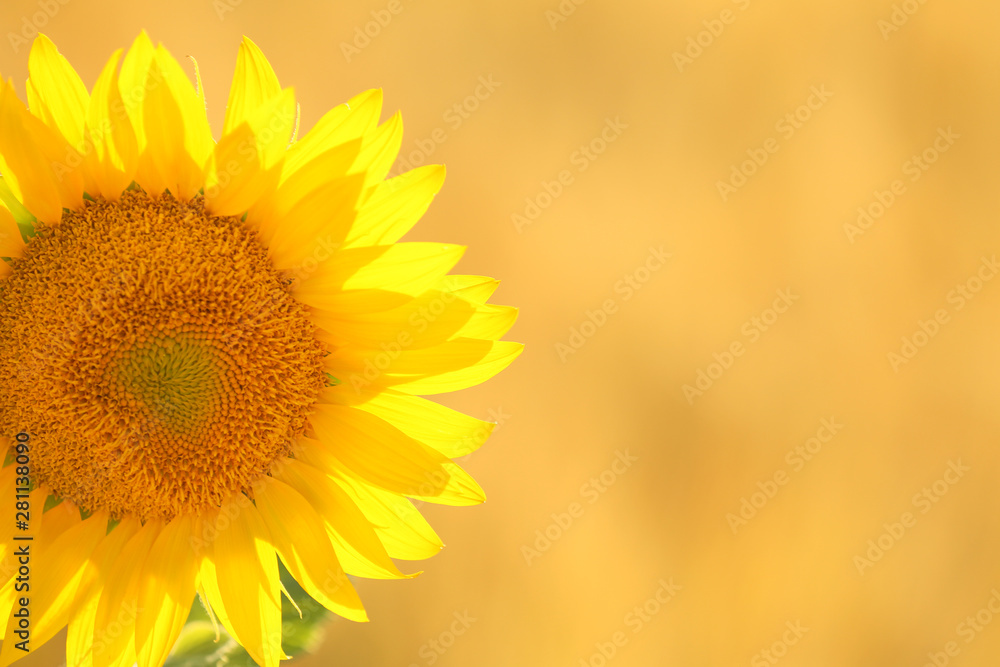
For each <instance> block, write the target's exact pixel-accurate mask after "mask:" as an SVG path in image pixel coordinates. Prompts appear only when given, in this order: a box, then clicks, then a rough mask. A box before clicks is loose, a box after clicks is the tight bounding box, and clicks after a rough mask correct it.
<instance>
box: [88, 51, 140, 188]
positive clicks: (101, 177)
mask: <svg viewBox="0 0 1000 667" xmlns="http://www.w3.org/2000/svg"><path fill="white" fill-rule="evenodd" d="M121 54H122V50H121V49H119V50H118V51H115V53H114V54H113V55H112V56H111V58H110V59H109V60H108V62H107V64H106V65H105V66H104V69H103V70H102V71H101V75H100V76H99V77H98V79H97V83H96V84H95V85H94V93H93V95H92V96H91V98H90V107H89V108H88V110H87V127H86V134H87V142H88V145H89V146H90V147H91V151H90V153H88V154H87V164H88V167H89V169H90V173H91V175H92V177H93V179H94V182H95V184H96V186H97V189H98V193H99V194H101V195H104V197H105V198H107V199H112V200H113V199H117V198H118V197H119V196H120V195H121V193H122V192H123V191H124V190H125V188H127V187H128V186H129V185H130V184H131V183H132V181H133V180H134V179H135V171H136V164H137V162H138V158H139V146H138V142H137V139H136V136H135V131H134V129H133V128H132V122H131V121H130V120H129V115H128V113H126V112H125V111H124V109H125V106H124V102H123V100H122V96H121V91H120V86H119V80H118V73H117V68H118V60H119V59H120V58H121Z"/></svg>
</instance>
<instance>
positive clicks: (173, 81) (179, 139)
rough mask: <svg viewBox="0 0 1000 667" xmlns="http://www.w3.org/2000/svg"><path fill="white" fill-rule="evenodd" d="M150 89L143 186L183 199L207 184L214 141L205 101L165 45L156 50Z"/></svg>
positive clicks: (142, 158)
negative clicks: (206, 173) (206, 113)
mask: <svg viewBox="0 0 1000 667" xmlns="http://www.w3.org/2000/svg"><path fill="white" fill-rule="evenodd" d="M146 87H147V90H146V97H145V100H143V107H142V112H143V113H142V119H143V120H142V123H143V130H144V132H145V135H146V146H145V150H144V151H143V153H142V154H141V155H140V158H139V169H138V175H139V179H140V183H139V184H140V185H142V186H143V187H144V188H145V189H146V190H147V191H149V192H150V193H151V194H154V195H160V194H162V193H163V190H170V192H171V193H172V194H173V195H174V196H176V197H177V198H179V199H182V200H186V199H190V198H191V197H193V196H194V195H195V194H196V193H197V192H198V191H199V190H200V189H201V187H202V185H203V184H204V176H205V168H206V166H207V162H208V159H209V157H210V155H211V153H212V149H213V146H214V145H215V142H214V141H213V140H212V133H211V130H210V129H209V127H208V119H207V117H206V116H205V107H204V104H203V103H202V101H201V99H200V98H199V97H198V94H197V92H196V91H195V89H194V86H192V85H191V81H190V80H189V79H188V78H187V75H186V74H185V73H184V70H183V69H182V68H181V66H180V65H179V64H178V63H177V61H176V60H174V58H173V56H171V55H170V53H168V52H167V50H166V49H165V48H163V46H158V47H157V48H156V52H155V53H154V56H153V61H152V64H151V65H150V68H149V77H148V79H147V83H146Z"/></svg>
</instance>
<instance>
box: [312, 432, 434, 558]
mask: <svg viewBox="0 0 1000 667" xmlns="http://www.w3.org/2000/svg"><path fill="white" fill-rule="evenodd" d="M299 441H300V442H299V444H300V445H301V449H299V450H297V451H296V454H295V455H296V457H297V458H299V459H301V460H302V461H303V462H304V463H308V464H309V465H311V466H313V467H315V468H319V469H321V470H325V468H324V457H323V455H322V452H321V450H322V447H323V445H322V444H321V443H320V442H318V441H316V440H312V439H311V438H299ZM345 471H346V469H344V468H342V467H340V468H337V469H334V470H331V471H328V472H327V474H328V475H329V476H330V477H334V478H336V479H337V480H338V481H339V482H340V486H341V488H342V489H343V490H344V491H345V492H346V493H347V495H348V496H350V498H351V500H352V501H353V502H354V504H356V505H357V506H358V507H359V508H360V509H361V511H362V512H363V513H364V515H365V517H366V518H367V519H368V521H369V522H371V524H372V526H373V527H374V528H375V533H376V534H377V535H378V538H379V540H381V542H382V545H383V546H384V547H385V550H386V553H387V554H389V556H390V557H391V558H401V559H404V560H423V559H424V558H430V557H431V556H434V555H436V554H437V553H438V552H439V551H440V550H441V548H442V547H443V546H444V544H443V543H442V542H441V538H439V537H438V536H437V534H436V533H435V532H434V529H433V528H431V526H430V524H428V523H427V520H426V519H424V517H423V515H421V514H420V512H419V511H418V510H417V508H416V507H414V506H413V503H412V502H410V501H409V500H408V499H407V498H404V497H403V496H401V495H399V494H396V493H392V492H391V491H386V490H385V489H382V488H379V487H377V486H375V485H373V484H369V483H367V482H365V481H363V480H362V479H361V478H359V477H356V476H354V475H351V474H349V473H347V472H345Z"/></svg>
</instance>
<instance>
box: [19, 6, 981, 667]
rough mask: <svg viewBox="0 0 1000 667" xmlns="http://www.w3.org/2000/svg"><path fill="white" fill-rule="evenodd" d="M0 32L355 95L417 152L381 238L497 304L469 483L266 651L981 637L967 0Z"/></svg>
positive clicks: (926, 658)
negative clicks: (483, 499) (513, 310)
mask: <svg viewBox="0 0 1000 667" xmlns="http://www.w3.org/2000/svg"><path fill="white" fill-rule="evenodd" d="M577 3H579V4H577ZM390 9H395V10H398V11H397V13H392V12H391V11H389V10H390ZM387 16H388V17H389V18H390V19H391V20H388V21H386V17H387ZM380 18H381V20H382V21H383V22H384V23H385V25H378V24H377V23H371V22H372V21H377V20H378V19H380ZM0 27H2V30H0V32H2V34H0V38H2V39H0V42H2V43H0V73H2V74H3V75H4V76H7V77H13V78H14V80H15V82H16V84H17V86H18V89H19V90H20V91H22V92H23V90H24V86H23V82H24V79H25V78H26V76H27V55H28V47H27V44H26V42H21V41H19V40H20V39H23V37H20V36H21V35H29V36H30V33H31V31H32V30H33V29H36V28H41V29H42V30H43V31H44V32H46V33H47V34H49V35H50V36H51V37H52V38H53V39H54V40H55V41H56V43H57V44H58V45H59V47H60V49H61V50H62V52H63V53H64V54H66V55H67V56H68V57H69V59H70V60H71V61H72V62H73V63H74V64H75V65H76V66H77V67H78V69H79V71H80V72H81V75H82V76H83V79H84V81H85V82H86V83H87V84H88V85H91V84H92V83H93V82H94V81H95V79H96V77H97V74H98V72H99V70H100V67H101V66H102V65H103V63H104V61H105V59H106V57H107V56H108V55H109V54H110V52H111V51H112V50H113V49H115V48H118V47H122V46H128V45H129V44H130V43H131V41H132V40H133V39H134V37H135V35H136V34H137V32H138V31H139V29H141V28H146V29H148V30H149V31H150V33H151V35H152V37H153V38H154V40H160V41H163V42H164V43H165V44H166V45H167V46H168V48H169V49H170V50H171V51H172V52H173V53H174V54H175V55H177V56H185V55H192V56H195V57H196V58H197V59H198V63H199V64H200V67H201V73H202V76H203V77H204V82H205V86H206V89H207V95H208V101H209V116H210V119H211V121H212V124H213V127H214V128H215V129H216V132H217V133H218V131H219V129H220V128H221V122H222V118H223V113H224V106H225V102H226V97H227V94H228V88H229V80H230V75H231V70H232V67H233V64H234V62H235V57H236V50H237V47H238V44H239V40H240V38H241V37H242V35H244V34H245V35H248V36H250V37H251V38H252V39H254V40H255V41H256V42H257V43H258V44H259V45H260V46H261V47H262V48H263V49H264V51H265V52H266V53H267V55H268V56H269V58H270V59H271V62H272V63H273V65H274V67H275V69H276V71H277V73H278V75H279V77H280V78H281V80H282V83H283V84H285V85H293V86H295V88H296V91H297V95H298V98H299V99H300V101H301V103H302V119H303V129H307V128H308V127H309V126H311V124H312V123H314V122H315V121H316V120H317V119H318V118H319V117H320V116H321V115H322V113H324V112H325V111H326V110H327V109H329V108H330V107H332V106H334V105H336V104H339V103H341V102H343V101H345V100H347V99H348V98H349V97H351V96H353V95H354V94H356V93H358V92H360V91H362V90H365V89H367V88H373V87H382V88H384V91H385V100H386V111H385V113H384V117H388V115H389V114H390V113H392V112H393V111H394V110H396V109H402V110H403V113H404V121H405V124H406V137H405V139H404V149H403V150H404V155H407V156H409V157H408V159H409V160H410V161H411V163H412V164H417V163H418V162H427V163H431V162H443V163H446V164H447V166H448V169H449V172H448V173H449V176H448V182H447V184H446V186H445V188H444V190H443V192H442V193H441V195H439V197H438V199H437V200H436V202H435V204H434V205H433V207H432V208H431V210H430V211H429V213H428V215H427V216H426V218H425V219H424V221H423V222H422V223H421V224H420V225H419V226H418V227H417V229H416V230H415V231H414V232H413V233H412V234H411V235H410V237H409V239H410V240H437V241H445V242H453V243H463V244H468V246H469V250H468V253H467V255H466V256H465V258H464V259H463V260H462V263H461V264H460V265H459V267H458V270H459V271H460V272H462V273H475V274H484V275H491V276H496V277H499V278H502V279H503V281H504V282H503V285H502V287H501V289H500V291H499V292H498V294H497V297H496V299H495V300H496V301H498V302H500V303H508V304H514V305H517V306H519V307H520V308H521V309H522V311H521V319H520V321H519V323H518V325H517V326H516V327H515V329H514V330H513V332H512V334H511V338H513V339H515V340H520V341H523V342H525V343H527V350H526V352H525V354H524V355H523V357H522V358H521V359H519V360H518V361H517V362H516V363H515V364H514V365H513V366H512V367H511V368H510V369H509V370H507V371H506V372H504V373H503V374H502V375H500V376H499V377H498V378H496V379H494V380H493V381H491V382H489V383H487V384H486V385H484V386H481V387H478V388H475V389H472V390H468V391H465V392H462V393H460V394H458V395H453V396H445V397H442V399H441V400H442V401H443V402H445V403H447V404H448V405H450V406H453V407H456V408H459V409H461V410H464V411H466V412H469V413H471V414H473V415H476V416H478V417H481V418H485V419H491V420H494V421H499V422H500V427H499V428H498V429H497V431H496V433H495V436H494V437H493V438H492V439H491V440H490V442H489V443H488V444H487V445H486V447H484V448H483V449H482V450H481V451H479V452H477V453H475V454H474V455H472V456H471V457H469V458H468V460H467V461H465V464H466V466H467V468H468V469H469V470H470V471H471V472H472V473H473V474H474V475H475V476H476V477H477V479H478V480H479V481H480V482H481V483H482V485H483V486H484V488H485V489H486V490H487V493H488V494H489V498H490V499H489V502H488V503H487V504H486V505H484V506H481V507H476V508H464V509H459V508H442V507H433V506H426V507H424V510H425V511H426V513H427V514H428V515H429V517H430V519H431V522H432V524H433V525H434V526H435V527H436V528H437V529H438V531H439V533H440V534H441V535H442V537H443V538H444V539H445V541H446V542H447V544H448V548H447V549H445V550H444V551H443V552H442V553H441V554H440V555H439V556H437V557H435V558H434V559H432V560H431V561H428V562H426V563H420V564H414V566H413V567H411V568H410V570H411V571H412V570H415V569H422V570H424V574H423V575H422V576H420V577H418V578H417V579H415V580H412V581H403V582H400V581H367V580H366V581H359V582H358V588H359V590H360V592H361V595H362V598H363V599H364V600H365V602H366V605H367V607H368V610H369V614H370V616H371V618H372V622H371V623H369V624H365V625H357V624H352V623H350V622H346V621H339V622H334V623H332V624H331V625H330V626H329V628H328V631H327V634H326V638H325V640H324V641H323V643H322V645H321V647H320V649H319V651H318V653H317V654H316V655H313V656H309V657H305V658H302V659H300V660H298V661H297V664H300V665H302V667H308V666H312V665H316V666H319V665H344V666H345V667H346V666H353V665H365V666H372V667H382V666H389V667H396V666H398V667H425V666H426V667H429V666H430V665H432V664H433V665H440V666H443V667H448V666H459V665H461V666H468V665H475V666H477V667H494V666H497V667H506V666H509V665H539V666H545V667H549V666H554V665H567V666H574V667H576V666H578V665H581V666H583V665H591V666H592V667H601V666H602V665H604V664H613V665H621V666H622V667H627V666H632V665H634V666H654V665H656V666H659V665H674V664H676V665H691V666H695V665H706V666H717V665H718V666H721V665H741V664H742V665H746V664H750V665H751V666H752V667H757V666H758V665H773V664H777V663H779V662H780V664H782V665H788V667H794V666H795V665H809V666H811V667H823V666H827V665H829V666H833V665H879V666H884V667H885V666H896V665H899V666H909V665H912V666H913V667H919V666H921V665H925V664H937V665H944V664H950V665H965V666H969V667H972V666H977V665H988V664H996V663H997V661H998V660H1000V616H998V615H996V613H995V611H991V610H990V609H989V605H990V604H991V599H993V596H994V595H997V596H998V597H997V599H995V600H994V601H993V602H992V604H993V606H994V608H995V609H997V610H1000V594H997V593H995V592H994V591H996V590H1000V493H998V489H1000V483H998V482H1000V454H998V452H997V441H998V436H1000V411H998V409H997V404H998V399H1000V343H998V340H997V338H998V336H997V333H998V329H1000V279H996V280H990V279H991V278H993V277H994V276H993V274H994V273H996V268H991V266H992V264H991V263H992V262H994V261H995V260H994V258H995V257H996V254H995V253H998V252H1000V217H998V213H1000V198H998V192H1000V188H998V183H1000V180H998V177H1000V168H998V155H1000V150H998V149H1000V132H998V123H997V118H998V111H1000V67H998V65H1000V40H997V37H996V35H997V30H998V28H1000V5H998V4H997V3H995V2H990V1H986V0H951V1H949V2H944V1H942V0H930V1H924V0H920V1H919V2H918V1H917V0H906V1H903V0H895V2H894V0H842V1H841V2H837V3H818V2H800V1H798V0H770V1H768V2H764V1H762V0H687V1H685V2H673V1H668V2H663V1H661V0H657V1H652V0H648V1H645V2H643V1H639V0H629V1H626V2H618V3H611V2H601V1H599V0H587V1H586V2H581V0H576V1H575V2H574V0H562V1H561V2H560V0H505V1H504V2H499V1H493V0H489V1H480V2H475V3H470V2H460V1H459V0H394V2H392V3H390V2H388V1H387V0H347V1H344V2H315V1H306V0H289V1H286V2H283V3H272V2H264V1H263V0H171V2H151V1H130V2H124V1H121V0H4V1H3V3H2V4H0ZM366 28H367V30H368V33H369V35H368V36H367V37H364V36H363V35H364V31H365V30H366ZM12 35H13V37H12ZM372 35H374V36H372ZM366 39H367V41H366ZM345 45H346V48H345ZM482 81H488V82H490V85H489V86H488V87H487V86H485V85H484V84H482V83H481V82H482ZM477 94H478V97H477ZM456 105H458V107H459V108H458V109H456V108H455V107H456ZM602 134H603V136H602ZM442 137H444V139H442ZM939 137H940V138H939ZM945 137H948V138H947V139H945ZM935 142H937V146H936V147H935ZM944 148H947V150H942V149H944ZM585 151H589V152H585ZM765 157H766V161H765V160H764V158H765ZM915 158H916V159H915ZM755 159H756V163H754V162H746V161H747V160H751V161H753V160H755ZM917 160H920V162H919V163H918V162H917ZM757 163H763V164H757ZM560 180H561V181H562V182H560ZM897 181H898V182H897ZM720 183H721V184H726V185H720ZM726 186H728V187H726ZM894 187H895V192H894V191H893V189H894ZM535 207H537V208H535ZM859 207H861V208H862V209H863V210H867V211H868V212H869V215H871V218H870V220H868V219H864V218H862V219H861V223H860V224H859V222H858V219H859V212H858V209H859ZM654 251H655V252H659V253H664V254H669V258H667V259H665V260H664V261H662V262H661V261H660V260H657V259H656V255H655V254H653V253H654ZM647 262H648V263H647ZM654 267H655V270H651V269H654ZM629 280H630V281H632V283H634V284H633V285H630V284H629V282H628V281H629ZM962 290H964V292H963V291H962ZM782 295H784V300H781V299H782ZM776 299H777V300H778V301H777V303H776ZM609 300H610V304H609V303H607V302H609ZM789 303H790V304H791V305H787V304H789ZM605 308H607V310H610V311H613V312H611V313H610V314H607V312H605V313H604V315H601V314H600V313H599V311H602V310H603V309H605ZM769 309H771V310H769ZM779 310H782V311H784V312H780V313H779V312H778V311H779ZM939 311H943V315H942V314H941V312H939ZM754 318H756V320H755V319H754ZM935 318H938V319H937V322H936V323H935ZM587 322H593V324H586V323H587ZM574 332H576V333H574ZM932 332H933V335H932ZM734 344H735V345H734ZM911 345H912V347H910V346H911ZM733 349H735V350H736V351H738V352H741V354H739V355H733V356H728V355H730V354H732V350H733ZM891 355H898V357H895V356H891ZM701 374H704V376H703V377H702V375H701ZM699 380H700V384H698V383H699ZM685 385H688V386H690V387H692V388H693V389H695V390H697V391H698V392H700V393H696V392H695V391H693V390H691V389H688V390H686V389H685ZM824 420H826V421H824ZM824 424H826V427H824ZM831 424H833V425H834V426H830V425H831ZM820 437H822V438H823V440H825V441H826V442H821V441H820V439H819V438H820ZM810 438H816V439H815V440H812V441H810ZM797 447H798V448H805V449H804V451H805V455H803V454H802V452H801V451H800V452H799V453H796V448H797ZM806 456H808V457H809V458H808V459H807V458H806ZM616 460H617V461H625V460H629V461H630V462H629V465H628V466H627V467H626V465H625V463H624V462H622V463H618V464H615V461H616ZM949 470H951V471H952V472H948V471H949ZM955 471H961V474H959V473H958V472H955ZM602 475H603V478H602ZM591 480H596V482H594V481H591ZM925 489H927V491H925ZM755 494H756V495H755ZM921 494H925V495H921ZM571 511H572V512H573V515H571V514H570V512H571ZM906 513H910V517H909V518H907V517H906V516H904V515H905V514H906ZM574 515H575V516H574ZM904 520H905V523H906V525H903V522H904ZM570 522H571V523H570ZM896 524H899V525H896ZM546 533H547V534H548V537H545V535H546ZM869 541H871V542H869ZM657 595H659V596H660V601H657V600H656V596H657ZM663 600H667V601H666V602H663ZM636 608H638V609H636ZM456 615H457V616H456ZM977 615H978V617H977ZM459 617H461V618H465V619H466V622H465V624H458V625H455V624H454V621H455V619H456V618H459ZM970 617H971V620H969V619H970ZM469 619H474V620H469ZM977 619H978V620H977ZM458 629H461V630H462V632H461V634H452V633H453V631H455V630H458ZM62 637H63V636H62V635H61V636H60V637H59V638H58V639H56V640H54V641H53V642H52V643H51V645H49V646H48V647H47V648H46V649H45V650H44V651H42V652H40V653H38V654H37V655H35V656H32V659H31V660H30V661H26V664H31V665H58V664H61V662H62V660H63V653H62V642H63V638H62ZM616 642H617V644H616ZM602 651H603V653H602ZM764 651H766V652H767V653H766V654H765V653H763V652H764Z"/></svg>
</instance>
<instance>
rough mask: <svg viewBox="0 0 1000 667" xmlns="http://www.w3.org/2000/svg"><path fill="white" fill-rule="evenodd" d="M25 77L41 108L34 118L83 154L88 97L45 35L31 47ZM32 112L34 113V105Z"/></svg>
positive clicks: (39, 37) (85, 89) (75, 76)
mask: <svg viewBox="0 0 1000 667" xmlns="http://www.w3.org/2000/svg"><path fill="white" fill-rule="evenodd" d="M28 74H29V77H30V78H29V83H30V84H31V86H30V88H31V89H32V90H33V91H34V94H35V95H37V101H38V102H39V103H40V105H41V108H40V109H38V110H37V113H36V115H37V116H38V117H39V118H41V119H42V120H43V121H45V123H46V124H48V125H49V126H50V127H52V128H53V129H55V130H57V131H59V132H60V133H61V134H62V136H63V137H64V138H65V139H66V140H67V141H68V142H69V143H70V145H72V146H73V147H74V148H76V149H77V150H78V151H81V152H82V151H83V150H84V135H83V125H84V119H85V118H86V114H87V107H88V106H89V104H90V96H89V95H88V94H87V88H86V87H85V86H84V85H83V81H81V80H80V75H79V74H77V73H76V70H75V69H73V66H72V65H70V64H69V61H68V60H66V58H65V57H63V55H62V54H61V53H59V50H58V49H57V48H56V45H55V44H53V43H52V40H50V39H49V38H48V37H46V36H45V35H39V36H38V37H36V38H35V41H34V43H33V44H32V45H31V53H30V54H29V55H28ZM32 111H36V109H35V108H34V105H32Z"/></svg>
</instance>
